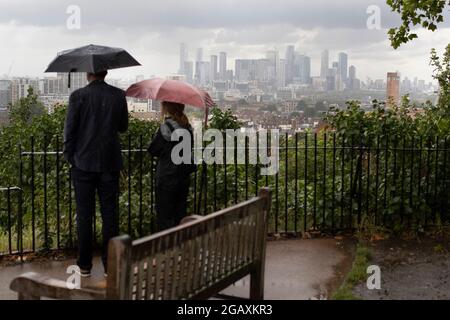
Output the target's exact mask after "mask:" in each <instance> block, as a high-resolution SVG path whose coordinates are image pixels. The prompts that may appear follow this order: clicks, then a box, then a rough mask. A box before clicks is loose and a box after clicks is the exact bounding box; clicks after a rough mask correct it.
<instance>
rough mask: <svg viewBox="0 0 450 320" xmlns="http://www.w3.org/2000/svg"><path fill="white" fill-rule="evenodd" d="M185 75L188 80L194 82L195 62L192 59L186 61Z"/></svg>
mask: <svg viewBox="0 0 450 320" xmlns="http://www.w3.org/2000/svg"><path fill="white" fill-rule="evenodd" d="M184 76H185V78H186V81H187V82H189V83H193V82H194V63H193V62H192V61H185V62H184Z"/></svg>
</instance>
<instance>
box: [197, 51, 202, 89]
mask: <svg viewBox="0 0 450 320" xmlns="http://www.w3.org/2000/svg"><path fill="white" fill-rule="evenodd" d="M202 62H203V48H198V49H197V54H196V57H195V82H196V83H200V82H201V81H200V77H201V75H200V72H201V70H200V68H201V65H203V64H202Z"/></svg>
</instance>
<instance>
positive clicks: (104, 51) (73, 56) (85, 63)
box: [45, 44, 141, 87]
mask: <svg viewBox="0 0 450 320" xmlns="http://www.w3.org/2000/svg"><path fill="white" fill-rule="evenodd" d="M140 65H141V64H140V63H139V62H137V61H136V59H134V58H133V57H132V56H131V55H130V54H129V53H128V52H126V51H125V50H124V49H121V48H112V47H106V46H97V45H93V44H90V45H88V46H84V47H79V48H75V49H70V50H65V51H62V52H60V53H58V55H57V57H56V58H55V59H54V60H53V61H52V62H51V63H50V64H49V66H48V67H47V70H45V72H68V73H69V87H70V73H71V72H92V73H96V72H99V71H105V70H110V69H118V68H125V67H132V66H140Z"/></svg>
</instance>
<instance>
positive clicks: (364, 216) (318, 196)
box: [0, 133, 450, 254]
mask: <svg viewBox="0 0 450 320" xmlns="http://www.w3.org/2000/svg"><path fill="white" fill-rule="evenodd" d="M224 138H225V140H226V136H224ZM233 139H234V138H233ZM269 140H270V137H269ZM447 140H448V139H447V138H439V137H434V138H425V137H398V136H394V137H391V136H384V135H374V136H345V135H337V134H335V133H328V134H326V133H325V134H320V135H319V134H311V133H310V134H308V133H295V134H289V133H284V134H283V135H282V136H281V137H280V145H279V148H278V149H277V150H278V153H279V170H278V172H277V173H276V174H275V175H262V174H261V169H262V167H263V166H262V165H261V164H252V163H250V161H249V152H250V150H252V148H256V151H257V153H258V151H259V150H260V148H261V146H259V145H258V143H257V144H256V145H250V141H249V140H248V139H246V141H245V146H243V147H242V146H240V147H239V146H238V145H237V143H236V140H234V141H233V144H234V148H233V150H234V152H233V153H232V154H233V156H231V159H230V155H229V154H228V159H227V153H226V152H224V153H223V157H224V159H223V161H224V163H227V164H226V165H225V164H211V165H207V166H199V168H198V171H197V172H196V173H195V174H193V176H192V180H193V181H192V184H191V185H192V186H191V193H190V196H189V212H190V213H200V214H207V213H210V212H213V211H217V210H219V209H221V208H225V207H227V206H230V205H231V204H233V203H238V202H240V201H242V200H245V199H248V198H250V197H252V196H253V195H256V194H257V191H258V189H259V188H260V187H262V186H269V187H270V188H271V189H272V190H273V197H272V199H273V203H272V211H271V212H272V215H271V219H270V230H269V232H271V233H286V234H291V235H294V236H295V235H299V234H301V233H303V232H308V231H321V232H329V233H337V232H340V231H343V230H354V229H355V228H387V229H389V230H394V231H395V230H397V229H404V228H414V229H416V230H423V229H425V228H427V227H428V226H431V225H436V224H445V223H448V222H450V216H449V210H448V202H449V197H448V190H447V188H448V182H449V181H450V173H449V172H448V171H450V170H447V153H448V151H449V150H448V143H447ZM127 142H128V143H127V145H126V146H125V147H126V148H125V150H123V155H124V163H125V165H124V169H123V170H122V172H121V178H120V189H121V193H120V197H119V207H120V210H119V211H120V213H119V214H120V230H121V232H124V233H128V234H130V235H131V236H132V237H134V238H137V237H142V236H145V235H148V234H150V233H152V232H154V231H155V209H154V179H153V177H154V169H155V167H156V166H155V163H156V159H155V158H153V157H151V156H150V155H149V154H148V153H147V152H146V144H147V142H148V141H143V137H142V136H139V137H132V136H128V139H127ZM36 145H39V150H37V148H36ZM269 146H270V144H269ZM24 150H27V151H23V152H21V155H20V161H19V162H20V164H19V167H20V169H19V173H18V175H19V179H18V183H17V184H18V186H17V187H7V188H3V189H0V254H12V253H22V252H30V251H37V250H41V249H62V248H72V247H74V245H75V243H76V241H75V240H76V234H75V223H74V220H75V203H74V195H73V189H72V185H71V183H70V180H71V179H70V170H69V166H68V165H67V163H66V162H65V161H64V159H63V158H62V152H61V140H60V139H59V138H58V137H55V138H53V139H45V138H43V139H39V144H37V139H36V138H34V137H31V138H30V141H29V142H28V143H27V148H26V149H25V148H24ZM239 152H244V159H245V161H244V163H243V164H239V163H238V161H237V160H238V153H239ZM97 211H98V210H97ZM93 227H94V230H95V233H94V234H95V239H96V241H98V240H99V239H100V237H101V233H100V228H101V224H100V221H99V215H96V217H95V218H94V222H93Z"/></svg>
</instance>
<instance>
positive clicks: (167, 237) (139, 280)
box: [106, 189, 270, 300]
mask: <svg viewBox="0 0 450 320" xmlns="http://www.w3.org/2000/svg"><path fill="white" fill-rule="evenodd" d="M269 209H270V191H269V190H268V189H261V190H260V192H259V196H258V197H255V198H253V199H251V200H248V201H245V202H242V203H240V204H237V205H235V206H233V207H230V208H227V209H224V210H221V211H218V212H216V213H212V214H210V215H207V216H205V217H202V218H200V219H198V220H196V221H192V222H188V223H186V224H183V225H180V226H177V227H174V228H171V229H168V230H165V231H162V232H159V233H156V234H154V235H151V236H148V237H145V238H142V239H138V240H135V241H133V242H132V241H131V239H130V238H129V237H128V236H120V237H116V238H114V239H112V240H111V241H110V244H109V255H108V269H109V270H110V272H108V280H107V293H106V294H107V298H109V299H137V300H140V299H144V300H158V299H194V298H207V297H210V296H211V295H213V294H214V293H216V292H218V291H220V290H222V289H224V288H226V287H227V286H229V285H230V284H232V283H233V282H235V281H237V280H239V279H240V278H242V277H243V276H245V275H246V274H249V273H252V272H254V271H255V270H259V273H261V271H262V273H264V269H263V268H264V266H263V265H264V260H265V245H266V237H267V220H268V214H269Z"/></svg>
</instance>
